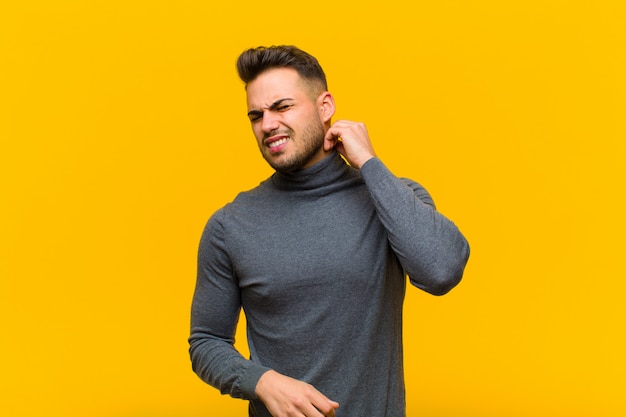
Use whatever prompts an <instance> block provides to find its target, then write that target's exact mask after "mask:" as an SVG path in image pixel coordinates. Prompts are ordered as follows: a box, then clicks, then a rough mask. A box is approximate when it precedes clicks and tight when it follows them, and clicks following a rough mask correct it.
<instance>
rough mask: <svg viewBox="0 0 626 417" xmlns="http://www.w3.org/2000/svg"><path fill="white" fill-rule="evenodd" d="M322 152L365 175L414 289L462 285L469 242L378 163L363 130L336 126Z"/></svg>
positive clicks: (414, 188)
mask: <svg viewBox="0 0 626 417" xmlns="http://www.w3.org/2000/svg"><path fill="white" fill-rule="evenodd" d="M324 146H325V148H326V149H330V148H332V147H335V149H337V151H338V152H340V153H341V154H342V155H343V156H344V157H345V158H346V159H347V160H348V162H349V163H350V165H352V166H353V167H355V168H357V169H360V170H361V174H362V175H363V178H364V180H365V183H366V185H367V187H368V189H369V191H370V195H371V197H372V201H373V203H374V205H375V207H376V212H377V214H378V217H379V219H380V220H381V222H382V224H383V225H384V227H385V229H386V230H387V235H388V239H389V243H390V245H391V247H392V249H393V250H394V252H395V253H396V255H397V256H398V259H399V260H400V263H401V264H402V267H403V268H404V270H405V271H406V272H407V274H408V275H409V278H410V280H411V283H412V284H413V285H415V286H416V287H418V288H420V289H422V290H424V291H427V292H429V293H431V294H435V295H443V294H445V293H447V292H448V291H450V290H451V289H452V288H453V287H454V286H455V285H456V284H458V282H459V281H460V280H461V277H462V276H463V270H464V268H465V265H466V263H467V260H468V257H469V245H468V243H467V241H466V239H465V237H463V235H462V234H461V233H460V231H459V230H458V228H457V227H456V226H455V225H454V223H452V222H451V221H450V220H448V219H447V218H445V217H444V216H443V215H441V214H440V213H439V212H437V210H436V209H435V205H434V203H433V201H432V199H431V197H430V195H429V194H428V192H427V191H426V190H425V189H424V188H422V187H421V186H420V185H419V184H417V183H415V182H412V181H408V180H401V179H399V178H397V177H395V176H394V175H393V174H392V173H391V172H390V171H389V170H388V169H387V168H386V167H385V165H384V164H383V163H382V162H381V161H380V160H379V159H378V158H376V155H375V153H374V149H373V147H372V144H371V141H370V139H369V135H368V133H367V130H366V128H365V125H363V124H362V123H354V122H349V121H338V122H336V123H335V124H333V126H331V127H330V129H329V130H328V131H327V133H326V138H325V142H324Z"/></svg>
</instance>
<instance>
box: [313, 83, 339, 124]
mask: <svg viewBox="0 0 626 417" xmlns="http://www.w3.org/2000/svg"><path fill="white" fill-rule="evenodd" d="M317 106H318V109H319V114H320V119H322V122H323V123H324V124H326V123H330V119H331V118H332V117H333V115H334V114H335V99H334V97H333V95H332V94H330V93H329V92H328V91H324V92H323V93H322V94H320V95H319V97H318V98H317Z"/></svg>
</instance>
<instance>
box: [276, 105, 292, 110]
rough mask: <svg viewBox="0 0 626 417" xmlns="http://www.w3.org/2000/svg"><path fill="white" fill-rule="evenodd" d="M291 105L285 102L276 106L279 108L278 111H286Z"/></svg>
mask: <svg viewBox="0 0 626 417" xmlns="http://www.w3.org/2000/svg"><path fill="white" fill-rule="evenodd" d="M290 107H291V104H283V105H281V106H278V107H277V108H276V110H278V111H285V110H287V109H289V108H290Z"/></svg>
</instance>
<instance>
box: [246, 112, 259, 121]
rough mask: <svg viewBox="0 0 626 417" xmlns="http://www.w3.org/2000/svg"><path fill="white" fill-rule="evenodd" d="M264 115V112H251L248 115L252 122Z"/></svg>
mask: <svg viewBox="0 0 626 417" xmlns="http://www.w3.org/2000/svg"><path fill="white" fill-rule="evenodd" d="M262 117H263V113H250V114H249V115H248V119H250V121H251V122H257V121H259V120H261V118H262Z"/></svg>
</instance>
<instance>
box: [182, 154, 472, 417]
mask: <svg viewBox="0 0 626 417" xmlns="http://www.w3.org/2000/svg"><path fill="white" fill-rule="evenodd" d="M468 256H469V246H468V244H467V241H466V240H465V238H464V237H463V236H462V235H461V233H460V232H459V230H458V229H457V227H456V226H455V225H454V224H453V223H452V222H451V221H449V220H448V219H446V218H445V217H444V216H442V215H441V214H439V213H438V212H437V211H436V210H435V206H434V204H433V202H432V200H431V198H430V195H429V194H428V192H427V191H426V190H425V189H424V188H422V187H421V186H420V185H419V184H417V183H415V182H413V181H410V180H405V179H399V178H397V177H395V176H394V175H393V174H392V173H391V172H390V171H389V170H388V169H387V168H386V167H385V166H384V165H383V163H382V162H381V161H380V160H379V159H377V158H374V159H371V160H369V161H368V162H366V163H365V164H364V165H363V167H361V170H360V171H359V170H356V169H354V168H352V167H350V166H348V165H347V164H346V163H345V162H344V161H343V159H342V158H341V157H340V156H339V155H338V154H337V153H333V154H332V155H331V156H329V157H327V158H325V159H324V160H322V161H321V162H319V163H317V164H316V165H314V166H313V167H311V168H308V169H306V170H302V171H298V172H294V173H291V174H283V173H275V174H274V175H272V176H271V177H270V178H269V179H267V180H266V181H264V182H262V183H261V184H260V185H259V186H258V187H256V188H255V189H253V190H251V191H248V192H244V193H241V194H239V195H238V196H237V198H236V199H235V200H234V201H233V202H232V203H230V204H227V205H226V206H225V207H223V208H222V209H220V210H218V211H217V212H216V213H215V214H214V215H213V216H212V217H211V219H210V220H209V221H208V223H207V226H206V228H205V230H204V233H203V235H202V238H201V241H200V248H199V256H198V277H197V283H196V289H195V293H194V298H193V303H192V314H191V336H190V338H189V344H190V349H189V350H190V355H191V361H192V366H193V369H194V371H195V372H196V373H197V374H198V376H199V377H200V378H202V379H203V380H204V381H205V382H207V383H209V384H211V385H213V386H215V387H216V388H218V389H219V390H220V391H221V392H222V393H228V394H230V395H231V396H233V397H238V398H243V399H247V400H250V415H251V416H258V417H261V416H262V417H268V416H270V414H269V412H268V411H267V410H266V408H265V407H264V406H263V404H262V402H261V401H260V400H259V399H258V398H257V397H256V394H255V387H256V383H257V381H258V380H259V378H260V377H261V375H262V374H263V373H264V372H266V371H267V370H269V369H274V370H276V371H277V372H280V373H282V374H285V375H288V376H290V377H293V378H297V379H300V380H303V381H306V382H308V383H310V384H312V385H313V386H315V387H316V388H317V389H318V390H319V391H321V392H322V393H323V394H324V395H326V396H327V397H328V398H331V399H332V400H335V401H337V402H339V404H340V407H339V409H338V410H337V414H336V416H337V417H401V416H404V415H405V408H406V406H405V389H404V372H403V364H402V363H403V360H402V358H403V350H402V303H403V300H404V294H405V283H406V278H405V277H406V276H407V275H408V277H409V279H410V282H411V284H413V285H414V286H416V287H418V288H420V289H422V290H424V291H427V292H429V293H432V294H435V295H441V294H444V293H446V292H448V291H449V290H450V289H451V288H452V287H454V286H455V285H456V284H457V283H458V282H459V280H460V279H461V276H462V275H463V270H464V268H465V264H466V262H467V259H468ZM241 308H243V310H244V312H245V315H246V321H247V337H248V343H249V347H250V355H251V357H250V359H246V358H244V357H243V356H242V355H241V354H240V353H239V352H238V351H237V350H235V349H234V347H233V343H234V337H235V329H236V326H237V320H238V317H239V312H240V309H241Z"/></svg>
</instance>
